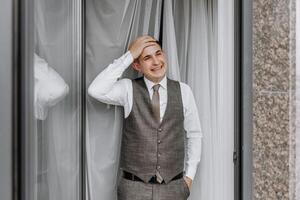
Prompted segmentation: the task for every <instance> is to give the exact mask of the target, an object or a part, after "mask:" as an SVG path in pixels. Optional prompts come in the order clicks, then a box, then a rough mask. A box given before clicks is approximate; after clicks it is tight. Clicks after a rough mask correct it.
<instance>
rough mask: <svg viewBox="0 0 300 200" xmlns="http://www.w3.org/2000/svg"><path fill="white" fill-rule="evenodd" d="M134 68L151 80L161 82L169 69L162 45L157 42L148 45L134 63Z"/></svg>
mask: <svg viewBox="0 0 300 200" xmlns="http://www.w3.org/2000/svg"><path fill="white" fill-rule="evenodd" d="M134 68H135V69H136V70H138V71H139V72H141V73H143V74H144V76H145V77H146V78H147V79H149V80H150V81H152V82H155V83H158V82H160V81H161V80H162V79H163V78H164V76H165V74H166V71H167V60H166V57H165V54H164V52H163V51H162V49H161V47H160V46H159V45H158V44H156V43H154V44H153V45H151V46H148V47H146V48H145V49H144V50H143V52H142V54H141V55H140V57H139V58H138V61H137V62H135V63H134Z"/></svg>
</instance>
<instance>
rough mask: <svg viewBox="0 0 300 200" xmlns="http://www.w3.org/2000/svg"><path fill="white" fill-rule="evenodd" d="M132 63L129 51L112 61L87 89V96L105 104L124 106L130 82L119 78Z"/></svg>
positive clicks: (126, 102) (126, 101)
mask: <svg viewBox="0 0 300 200" xmlns="http://www.w3.org/2000/svg"><path fill="white" fill-rule="evenodd" d="M132 62H133V57H132V55H131V53H130V52H129V51H128V52H127V53H125V54H124V55H123V56H122V57H120V58H119V59H116V60H114V62H113V63H112V64H110V65H109V66H108V67H106V68H105V69H104V70H103V71H102V72H101V73H100V74H98V76H97V77H96V78H95V79H94V81H93V82H92V83H91V85H90V86H89V88H88V94H89V95H90V96H92V97H93V98H95V99H97V100H98V101H101V102H103V103H106V104H111V105H119V106H126V104H128V91H129V89H128V85H129V82H130V81H131V80H130V79H121V80H119V78H120V77H121V75H122V74H123V72H124V71H125V70H126V69H127V67H128V66H129V65H130V64H131V63H132ZM130 83H131V82H130Z"/></svg>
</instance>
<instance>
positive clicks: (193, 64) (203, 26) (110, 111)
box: [86, 0, 234, 200]
mask: <svg viewBox="0 0 300 200" xmlns="http://www.w3.org/2000/svg"><path fill="white" fill-rule="evenodd" d="M142 3H143V4H142ZM160 6H161V1H138V0H135V1H133V0H130V1H129V0H128V1H123V2H122V3H121V2H120V1H116V0H114V1H112V0H101V1H97V2H95V1H91V0H90V1H87V15H88V16H87V50H86V55H87V76H88V77H87V85H89V84H90V82H91V81H92V80H93V79H94V78H95V77H96V75H97V74H98V73H99V72H100V71H102V70H103V69H104V68H105V67H106V66H107V65H108V64H109V63H111V62H112V60H113V59H115V58H118V57H120V56H121V55H122V54H123V53H124V52H125V51H126V47H127V45H128V43H129V41H132V40H133V39H134V38H135V37H136V36H138V35H141V34H143V33H149V34H151V35H155V36H157V35H158V34H159V30H158V27H160V26H159V22H160V17H161V16H160V9H159V8H160ZM149 13H150V14H149ZM149 20H150V22H149V23H148V21H149ZM151 21H152V22H151ZM162 27H163V48H164V50H165V51H166V52H167V55H168V63H169V65H168V66H169V70H168V76H169V77H171V78H173V79H176V80H181V81H183V82H186V83H188V84H189V85H190V86H191V88H192V90H193V92H194V95H195V98H196V101H197V104H198V105H197V106H198V110H199V115H200V119H201V124H202V131H203V135H204V138H203V146H202V158H201V163H200V166H199V169H198V172H197V174H196V177H195V181H194V184H193V188H192V192H191V196H190V198H189V199H193V200H199V199H206V200H219V199H233V192H234V188H233V187H234V184H233V169H234V168H233V162H232V153H233V141H234V131H233V122H234V121H233V120H234V118H233V111H234V107H233V106H234V105H233V103H234V102H233V98H234V93H233V89H234V85H233V84H234V82H233V81H234V79H233V74H234V72H233V68H234V63H233V1H224V0H223V1H222V0H219V1H217V0H211V1H206V0H201V1H199V0H191V1H180V0H173V1H172V0H164V10H163V26H162ZM126 76H129V77H134V76H136V74H135V73H134V72H133V71H132V70H129V71H127V72H126ZM87 116H88V119H87V124H88V130H87V157H88V160H87V164H88V176H87V177H88V183H89V185H88V188H87V190H88V194H89V199H91V200H94V199H116V191H115V189H116V185H117V177H118V176H117V172H118V159H119V150H120V139H121V126H122V119H123V113H121V110H120V109H119V108H116V107H113V106H108V105H105V104H102V103H99V102H96V101H95V100H93V99H92V98H88V115H87Z"/></svg>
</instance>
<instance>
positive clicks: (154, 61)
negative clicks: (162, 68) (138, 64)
mask: <svg viewBox="0 0 300 200" xmlns="http://www.w3.org/2000/svg"><path fill="white" fill-rule="evenodd" d="M153 64H155V65H158V64H159V60H158V58H157V57H156V56H153Z"/></svg>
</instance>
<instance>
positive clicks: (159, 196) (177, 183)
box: [118, 178, 190, 200]
mask: <svg viewBox="0 0 300 200" xmlns="http://www.w3.org/2000/svg"><path fill="white" fill-rule="evenodd" d="M189 195H190V191H189V188H188V186H187V184H186V183H185V181H184V179H183V178H181V179H177V180H174V181H171V182H170V183H168V184H151V183H144V182H140V181H131V180H127V179H124V178H121V181H120V183H119V185H118V200H187V198H188V197H189Z"/></svg>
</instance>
